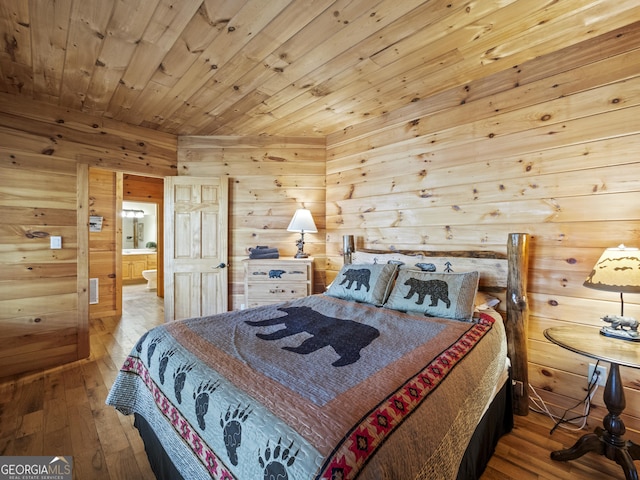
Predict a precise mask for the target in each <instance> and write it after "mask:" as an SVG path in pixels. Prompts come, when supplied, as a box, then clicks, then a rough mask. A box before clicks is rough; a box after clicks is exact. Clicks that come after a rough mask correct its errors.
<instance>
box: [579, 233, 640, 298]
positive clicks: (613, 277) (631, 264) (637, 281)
mask: <svg viewBox="0 0 640 480" xmlns="http://www.w3.org/2000/svg"><path fill="white" fill-rule="evenodd" d="M583 285H584V286H585V287H589V288H594V289H596V290H605V291H608V292H620V293H640V251H639V250H638V249H637V248H627V247H625V246H624V245H620V246H619V247H616V248H607V249H606V250H605V251H604V253H603V254H602V256H601V257H600V259H599V260H598V261H597V262H596V265H595V266H594V267H593V270H592V271H591V274H590V275H589V276H588V277H587V279H586V280H585V282H584V284H583Z"/></svg>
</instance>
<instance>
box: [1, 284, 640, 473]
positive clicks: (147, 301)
mask: <svg viewBox="0 0 640 480" xmlns="http://www.w3.org/2000/svg"><path fill="white" fill-rule="evenodd" d="M123 311H124V314H123V317H122V319H120V320H117V319H102V320H96V321H92V325H91V352H92V353H91V357H90V358H89V359H87V360H83V361H79V362H75V363H73V364H70V365H66V366H64V367H60V368H55V369H50V370H46V371H42V372H36V373H33V374H30V375H22V376H19V377H12V378H10V379H8V380H4V381H3V382H2V383H0V455H6V456H8V455H72V456H73V459H74V478H76V479H78V480H85V479H91V480H98V479H105V480H127V479H132V480H146V479H149V480H151V479H153V478H154V475H153V473H152V471H151V469H150V467H149V463H148V461H147V458H146V456H145V453H144V447H143V445H142V441H141V440H140V438H139V436H138V434H137V431H136V430H135V428H134V427H133V422H132V419H131V418H130V417H125V416H123V415H120V414H119V413H117V412H116V411H115V409H113V408H112V407H108V406H106V405H105V399H106V396H107V392H108V390H109V388H110V386H111V385H112V383H113V380H114V378H115V376H116V374H117V371H118V369H119V368H120V365H121V364H122V362H123V361H124V358H125V356H126V355H127V354H128V353H129V351H130V350H131V348H132V347H133V345H134V344H135V342H136V341H137V339H138V337H139V336H140V335H141V334H142V333H144V331H146V330H147V329H149V328H151V327H153V326H155V325H158V324H160V323H162V321H163V315H164V314H163V309H162V301H161V299H159V298H158V297H156V295H155V292H148V291H146V289H145V287H144V285H140V286H138V285H135V286H127V287H125V289H124V292H123ZM515 422H516V426H515V428H514V430H513V431H512V432H511V433H510V434H508V435H506V436H504V437H503V438H502V439H501V440H500V443H499V444H498V447H497V449H496V453H495V455H494V456H493V457H492V459H491V461H490V463H489V466H488V468H487V470H486V471H485V473H484V475H483V476H482V480H509V479H514V480H528V479H549V480H551V479H554V480H555V479H566V480H602V479H620V480H622V479H624V475H623V473H622V470H621V469H620V467H618V466H617V465H616V464H615V463H613V462H610V461H609V460H607V459H606V458H604V457H600V456H597V455H595V454H593V453H589V454H587V455H585V456H584V457H582V458H580V459H578V460H574V461H571V462H554V461H552V460H551V459H550V458H549V453H550V452H551V451H553V450H558V449H560V448H563V447H566V446H570V445H572V444H573V443H574V442H575V440H576V439H577V438H578V437H579V436H580V435H582V433H584V432H581V433H579V434H578V433H572V432H565V431H563V430H556V432H555V433H554V434H553V435H549V430H550V428H551V427H552V422H551V420H549V419H548V418H546V417H544V416H542V415H539V414H535V413H531V414H530V415H528V416H527V417H516V419H515ZM636 466H637V467H639V468H640V463H639V462H636ZM398 480H402V479H398Z"/></svg>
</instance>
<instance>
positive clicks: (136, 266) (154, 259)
mask: <svg viewBox="0 0 640 480" xmlns="http://www.w3.org/2000/svg"><path fill="white" fill-rule="evenodd" d="M157 266H158V254H157V253H156V252H154V251H152V250H148V249H136V250H134V249H132V250H123V251H122V282H123V283H142V282H144V281H145V279H144V278H143V276H142V272H143V271H145V270H155V269H156V268H157Z"/></svg>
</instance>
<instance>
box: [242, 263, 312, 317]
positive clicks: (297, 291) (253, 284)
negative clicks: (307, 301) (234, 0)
mask: <svg viewBox="0 0 640 480" xmlns="http://www.w3.org/2000/svg"><path fill="white" fill-rule="evenodd" d="M243 263H244V298H245V304H246V306H247V308H251V307H257V306H259V305H270V304H273V303H279V302H284V301H287V300H293V299H296V298H300V297H306V296H308V295H311V294H312V293H313V258H311V257H308V258H278V259H266V260H251V259H246V260H243Z"/></svg>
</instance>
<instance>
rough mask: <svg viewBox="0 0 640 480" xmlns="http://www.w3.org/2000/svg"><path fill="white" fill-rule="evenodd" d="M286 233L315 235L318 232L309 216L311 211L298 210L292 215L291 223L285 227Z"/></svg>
mask: <svg viewBox="0 0 640 480" xmlns="http://www.w3.org/2000/svg"><path fill="white" fill-rule="evenodd" d="M287 231H288V232H304V233H309V232H310V233H315V232H317V231H318V229H317V228H316V224H315V223H314V221H313V217H312V216H311V211H309V210H307V209H306V208H299V209H298V210H296V213H294V214H293V218H292V219H291V223H290V224H289V226H288V227H287Z"/></svg>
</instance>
